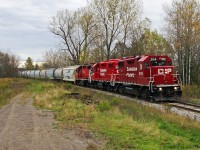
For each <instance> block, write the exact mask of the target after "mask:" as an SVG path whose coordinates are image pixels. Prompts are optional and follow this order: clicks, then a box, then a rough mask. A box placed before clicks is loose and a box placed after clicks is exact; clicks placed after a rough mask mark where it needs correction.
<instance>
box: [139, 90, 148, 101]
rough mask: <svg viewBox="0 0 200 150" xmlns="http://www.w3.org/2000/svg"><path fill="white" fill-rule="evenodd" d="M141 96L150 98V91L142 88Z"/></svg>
mask: <svg viewBox="0 0 200 150" xmlns="http://www.w3.org/2000/svg"><path fill="white" fill-rule="evenodd" d="M141 96H142V98H144V99H147V98H149V91H148V89H142V91H141Z"/></svg>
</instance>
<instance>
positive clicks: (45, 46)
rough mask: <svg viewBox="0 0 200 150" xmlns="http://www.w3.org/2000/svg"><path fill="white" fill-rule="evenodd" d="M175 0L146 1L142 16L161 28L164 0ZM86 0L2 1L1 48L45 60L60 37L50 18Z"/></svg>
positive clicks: (23, 58) (77, 6)
mask: <svg viewBox="0 0 200 150" xmlns="http://www.w3.org/2000/svg"><path fill="white" fill-rule="evenodd" d="M170 2H172V0H153V1H151V0H143V17H148V18H150V19H151V21H152V28H156V29H157V30H159V31H160V28H161V26H162V17H163V14H164V13H163V9H162V5H163V3H170ZM86 4H87V0H0V20H1V21H0V49H1V50H6V51H10V52H12V53H14V54H16V55H18V56H20V58H21V60H26V59H27V57H29V56H30V57H31V58H33V59H34V61H39V60H42V56H43V55H44V53H45V51H46V50H50V49H55V48H57V47H58V44H59V42H58V39H56V38H55V36H53V34H52V33H50V31H49V30H48V25H49V22H50V20H51V17H52V16H54V15H56V12H57V11H58V10H62V9H66V8H67V9H69V10H73V9H77V8H80V7H83V6H86Z"/></svg>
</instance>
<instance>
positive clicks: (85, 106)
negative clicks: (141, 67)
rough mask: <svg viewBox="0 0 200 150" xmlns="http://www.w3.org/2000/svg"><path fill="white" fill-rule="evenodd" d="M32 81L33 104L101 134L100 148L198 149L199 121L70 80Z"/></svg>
mask: <svg viewBox="0 0 200 150" xmlns="http://www.w3.org/2000/svg"><path fill="white" fill-rule="evenodd" d="M34 84H37V86H36V85H34V87H31V86H30V89H31V91H33V92H35V93H36V96H35V101H34V105H35V106H37V107H39V108H42V109H50V110H53V111H55V118H56V119H57V120H59V121H60V122H61V125H62V126H64V127H69V128H77V127H82V128H84V129H86V130H90V131H93V132H94V133H96V135H98V136H99V137H104V138H105V139H106V145H105V148H104V149H114V150H115V149H139V150H149V149H153V150H156V149H157V150H160V149H163V150H166V149H170V150H171V149H177V150H179V149H180V150H182V149H200V144H199V142H200V123H197V122H194V121H191V120H189V119H187V118H184V117H179V116H177V115H174V114H172V113H169V112H168V113H164V112H161V111H159V110H156V109H153V108H149V107H147V106H142V105H140V104H137V103H134V102H130V101H127V100H123V99H119V98H116V97H113V96H108V95H105V94H102V93H100V92H94V91H91V89H85V88H82V87H77V86H73V85H71V84H64V83H62V84H61V83H59V84H58V83H53V82H41V81H37V83H34ZM38 91H40V92H38ZM41 91H43V92H41ZM70 93H72V94H70ZM73 93H80V94H78V95H73ZM88 101H90V103H88ZM94 102H95V103H94Z"/></svg>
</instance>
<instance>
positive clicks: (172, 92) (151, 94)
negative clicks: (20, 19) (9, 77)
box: [19, 55, 182, 102]
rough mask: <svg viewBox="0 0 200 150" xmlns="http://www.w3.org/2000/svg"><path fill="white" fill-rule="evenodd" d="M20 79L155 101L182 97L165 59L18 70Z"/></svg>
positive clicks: (150, 57)
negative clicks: (53, 81)
mask: <svg viewBox="0 0 200 150" xmlns="http://www.w3.org/2000/svg"><path fill="white" fill-rule="evenodd" d="M19 76H21V77H27V78H41V79H51V80H64V81H67V82H73V83H74V84H77V85H82V86H87V87H93V88H101V89H104V90H110V91H114V92H117V93H121V94H130V95H134V96H137V97H141V98H144V99H147V100H150V101H156V102H157V101H170V100H171V101H173V100H179V99H180V97H181V94H182V90H181V80H180V76H179V74H177V72H176V73H175V70H174V67H173V66H172V60H171V59H170V58H169V57H168V56H153V55H148V56H146V55H145V56H136V57H124V58H120V59H109V60H107V61H102V62H98V63H95V64H83V65H75V66H68V67H64V68H51V69H46V70H27V71H20V72H19Z"/></svg>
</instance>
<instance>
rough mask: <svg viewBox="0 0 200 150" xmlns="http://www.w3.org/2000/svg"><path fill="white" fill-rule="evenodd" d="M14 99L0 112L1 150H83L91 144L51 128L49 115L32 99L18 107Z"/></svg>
mask: <svg viewBox="0 0 200 150" xmlns="http://www.w3.org/2000/svg"><path fill="white" fill-rule="evenodd" d="M21 99H22V95H18V96H16V97H15V98H14V99H13V100H12V102H11V103H10V104H9V105H6V106H5V107H3V108H2V109H1V110H0V150H82V149H87V148H88V147H89V146H90V145H91V143H92V141H91V140H89V139H82V138H80V137H78V136H76V135H75V134H74V133H73V131H68V132H66V133H63V132H61V131H58V130H56V129H53V123H54V120H53V115H52V113H51V112H43V111H38V110H36V109H35V108H34V107H33V106H32V99H28V100H27V101H26V103H25V104H21V103H20V100H21Z"/></svg>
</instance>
